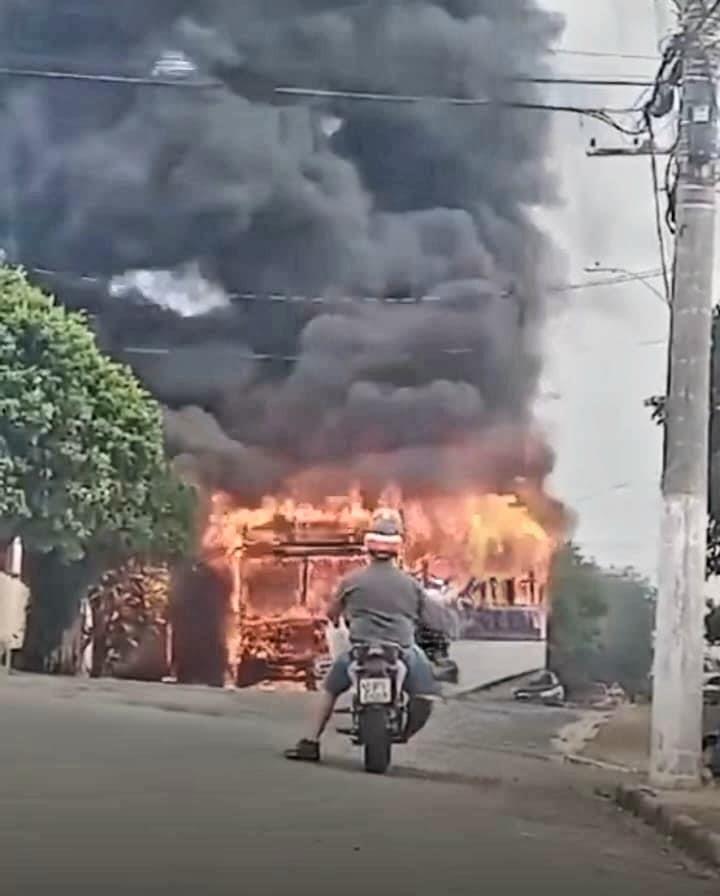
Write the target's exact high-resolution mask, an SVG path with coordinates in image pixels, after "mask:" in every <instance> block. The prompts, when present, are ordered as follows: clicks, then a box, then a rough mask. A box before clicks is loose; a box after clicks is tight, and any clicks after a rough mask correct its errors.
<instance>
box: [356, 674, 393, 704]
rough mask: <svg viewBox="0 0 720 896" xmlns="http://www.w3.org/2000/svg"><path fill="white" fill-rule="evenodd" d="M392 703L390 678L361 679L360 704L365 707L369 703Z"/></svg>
mask: <svg viewBox="0 0 720 896" xmlns="http://www.w3.org/2000/svg"><path fill="white" fill-rule="evenodd" d="M390 702H392V686H391V682H390V679H389V678H361V679H360V703H361V704H362V705H363V706H366V705H367V704H368V703H390Z"/></svg>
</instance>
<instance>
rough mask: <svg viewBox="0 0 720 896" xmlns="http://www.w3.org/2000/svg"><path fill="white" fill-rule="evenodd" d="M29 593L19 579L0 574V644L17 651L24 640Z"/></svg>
mask: <svg viewBox="0 0 720 896" xmlns="http://www.w3.org/2000/svg"><path fill="white" fill-rule="evenodd" d="M29 598H30V592H29V591H28V589H27V587H26V586H25V585H24V584H23V583H22V582H21V581H20V579H18V578H16V577H14V576H9V575H6V573H4V572H0V644H9V645H10V647H11V649H13V650H19V649H20V648H21V647H22V646H23V642H24V640H25V616H26V612H27V605H28V600H29Z"/></svg>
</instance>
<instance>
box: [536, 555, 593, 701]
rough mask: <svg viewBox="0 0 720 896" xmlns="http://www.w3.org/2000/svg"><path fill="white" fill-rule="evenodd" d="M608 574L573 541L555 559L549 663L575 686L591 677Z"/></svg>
mask: <svg viewBox="0 0 720 896" xmlns="http://www.w3.org/2000/svg"><path fill="white" fill-rule="evenodd" d="M605 584H606V582H605V577H604V575H603V573H602V570H601V569H600V568H599V567H598V566H597V565H596V564H595V563H594V562H593V561H592V560H587V559H585V558H584V557H583V556H582V554H581V552H580V550H579V548H578V547H577V546H576V545H574V544H568V545H566V546H565V547H564V548H563V550H561V551H560V552H559V553H558V555H557V557H556V558H555V563H554V566H553V571H552V577H551V613H550V624H549V644H548V650H549V661H550V666H551V667H552V668H553V670H554V671H555V672H557V673H558V675H559V676H560V677H561V678H562V679H563V681H564V683H565V684H566V685H567V686H568V687H570V689H573V688H574V687H577V686H580V685H582V684H583V683H584V682H585V681H587V680H588V679H589V678H590V677H591V673H592V667H593V663H594V660H595V657H596V654H597V651H598V649H599V640H600V634H601V624H602V621H603V618H604V617H605V615H606V613H607V604H606V601H605Z"/></svg>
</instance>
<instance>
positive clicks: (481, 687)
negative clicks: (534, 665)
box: [443, 669, 542, 700]
mask: <svg viewBox="0 0 720 896" xmlns="http://www.w3.org/2000/svg"><path fill="white" fill-rule="evenodd" d="M541 671H542V670H541V669H531V670H530V671H529V672H522V673H521V674H520V675H507V676H505V678H496V679H494V680H493V681H487V682H485V684H476V685H472V686H471V687H466V688H463V686H462V685H451V687H455V688H458V690H456V691H452V692H451V693H443V699H444V700H461V699H462V698H463V697H472V696H473V694H482V693H483V692H484V691H491V690H492V689H493V688H497V687H500V685H503V684H510V682H513V681H522V680H523V679H524V678H527V677H528V676H529V675H537V673H538V672H541Z"/></svg>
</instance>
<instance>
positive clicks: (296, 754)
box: [285, 738, 320, 762]
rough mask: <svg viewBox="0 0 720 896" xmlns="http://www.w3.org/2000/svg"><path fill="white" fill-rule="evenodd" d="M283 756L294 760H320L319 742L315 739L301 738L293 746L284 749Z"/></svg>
mask: <svg viewBox="0 0 720 896" xmlns="http://www.w3.org/2000/svg"><path fill="white" fill-rule="evenodd" d="M285 758H286V759H292V760H294V761H295V762H320V744H319V743H318V741H316V740H309V739H308V738H303V739H302V740H299V741H298V742H297V744H295V746H294V747H291V748H290V749H289V750H285Z"/></svg>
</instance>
